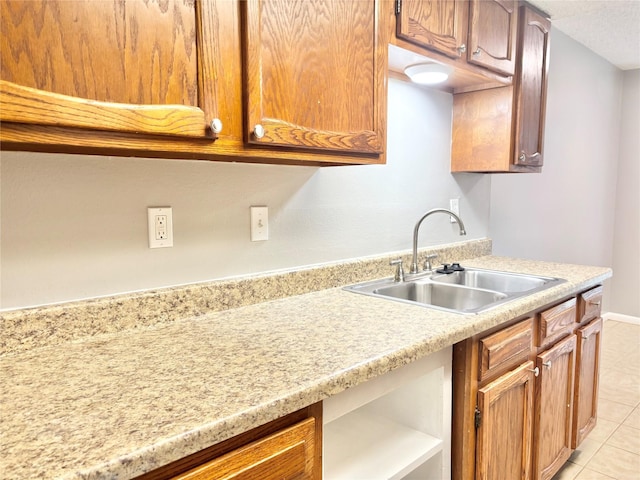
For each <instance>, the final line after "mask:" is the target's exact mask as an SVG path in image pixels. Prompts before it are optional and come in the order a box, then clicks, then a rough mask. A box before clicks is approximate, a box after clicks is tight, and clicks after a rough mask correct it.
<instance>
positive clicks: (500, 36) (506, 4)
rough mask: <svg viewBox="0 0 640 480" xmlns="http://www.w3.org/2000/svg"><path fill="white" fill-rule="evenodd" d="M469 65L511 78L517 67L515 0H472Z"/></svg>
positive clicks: (516, 14) (516, 10)
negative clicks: (472, 64)
mask: <svg viewBox="0 0 640 480" xmlns="http://www.w3.org/2000/svg"><path fill="white" fill-rule="evenodd" d="M469 12H470V13H469V46H468V48H467V59H468V61H469V62H471V63H474V64H476V65H479V66H481V67H485V68H488V69H489V70H493V71H495V72H497V73H500V74H502V75H513V72H514V71H515V65H516V33H517V29H518V1H517V0H471V2H470V11H469Z"/></svg>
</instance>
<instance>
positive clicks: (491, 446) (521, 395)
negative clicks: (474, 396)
mask: <svg viewBox="0 0 640 480" xmlns="http://www.w3.org/2000/svg"><path fill="white" fill-rule="evenodd" d="M533 378H534V377H533V362H527V363H525V364H523V365H521V366H520V367H518V368H517V369H515V370H513V371H511V372H509V373H506V374H505V375H503V376H501V377H500V378H498V379H497V380H495V381H493V382H491V383H490V384H489V385H487V386H486V387H484V388H482V389H480V390H478V410H479V411H480V414H481V415H482V417H481V420H480V425H479V426H478V429H477V432H476V479H478V480H493V479H495V480H527V479H529V478H530V475H531V454H530V452H531V434H532V425H533Z"/></svg>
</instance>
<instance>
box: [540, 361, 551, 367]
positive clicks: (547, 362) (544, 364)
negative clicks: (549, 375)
mask: <svg viewBox="0 0 640 480" xmlns="http://www.w3.org/2000/svg"><path fill="white" fill-rule="evenodd" d="M542 365H543V366H545V367H547V368H551V360H547V361H546V362H542Z"/></svg>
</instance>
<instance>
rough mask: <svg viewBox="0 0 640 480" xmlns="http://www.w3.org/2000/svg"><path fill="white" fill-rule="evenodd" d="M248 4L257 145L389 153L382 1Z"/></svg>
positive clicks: (250, 111) (250, 94)
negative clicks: (379, 15) (380, 14)
mask: <svg viewBox="0 0 640 480" xmlns="http://www.w3.org/2000/svg"><path fill="white" fill-rule="evenodd" d="M244 5H245V6H246V15H245V16H244V18H245V21H246V22H245V23H246V25H245V29H244V32H245V36H246V53H245V59H244V60H245V71H246V92H245V97H246V100H247V112H246V113H247V115H246V118H247V125H246V128H247V132H246V134H247V138H248V140H249V142H250V143H254V144H259V145H264V144H268V145H280V146H293V147H302V148H314V149H322V150H329V151H345V152H361V153H382V147H383V144H384V138H383V135H384V131H385V130H384V122H385V118H384V115H383V112H381V111H380V110H379V109H378V108H377V107H378V106H379V105H380V104H381V102H382V97H383V96H384V94H385V90H384V88H383V85H384V81H385V70H386V67H385V65H386V63H385V56H386V45H383V42H384V40H383V39H382V38H381V35H379V34H378V31H377V22H376V19H377V5H376V2H354V1H352V0H332V1H324V2H304V1H303V2H301V1H299V0H288V1H281V2H275V1H270V0H248V1H247V2H244Z"/></svg>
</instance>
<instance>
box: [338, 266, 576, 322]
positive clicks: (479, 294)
mask: <svg viewBox="0 0 640 480" xmlns="http://www.w3.org/2000/svg"><path fill="white" fill-rule="evenodd" d="M564 281H565V280H563V279H561V278H555V277H542V276H537V275H523V274H518V273H510V272H501V271H497V270H483V269H476V268H469V269H465V270H464V271H461V272H454V273H449V274H431V273H430V272H429V273H422V274H417V275H413V276H411V277H410V278H409V279H407V280H406V281H396V280H394V279H392V278H385V279H382V280H374V281H371V282H364V283H359V284H356V285H350V286H348V287H345V290H348V291H351V292H355V293H361V294H364V295H371V296H374V297H379V298H386V299H389V300H395V301H400V302H405V303H410V304H414V305H421V306H424V307H429V308H435V309H438V310H446V311H450V312H454V313H461V314H474V313H481V312H484V311H487V310H489V309H491V308H494V307H497V306H498V305H502V304H504V303H506V302H509V301H511V300H515V299H516V298H520V297H522V296H525V295H531V294H533V293H536V292H539V291H542V290H545V289H547V288H551V287H553V286H555V285H557V284H559V283H562V282H564Z"/></svg>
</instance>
